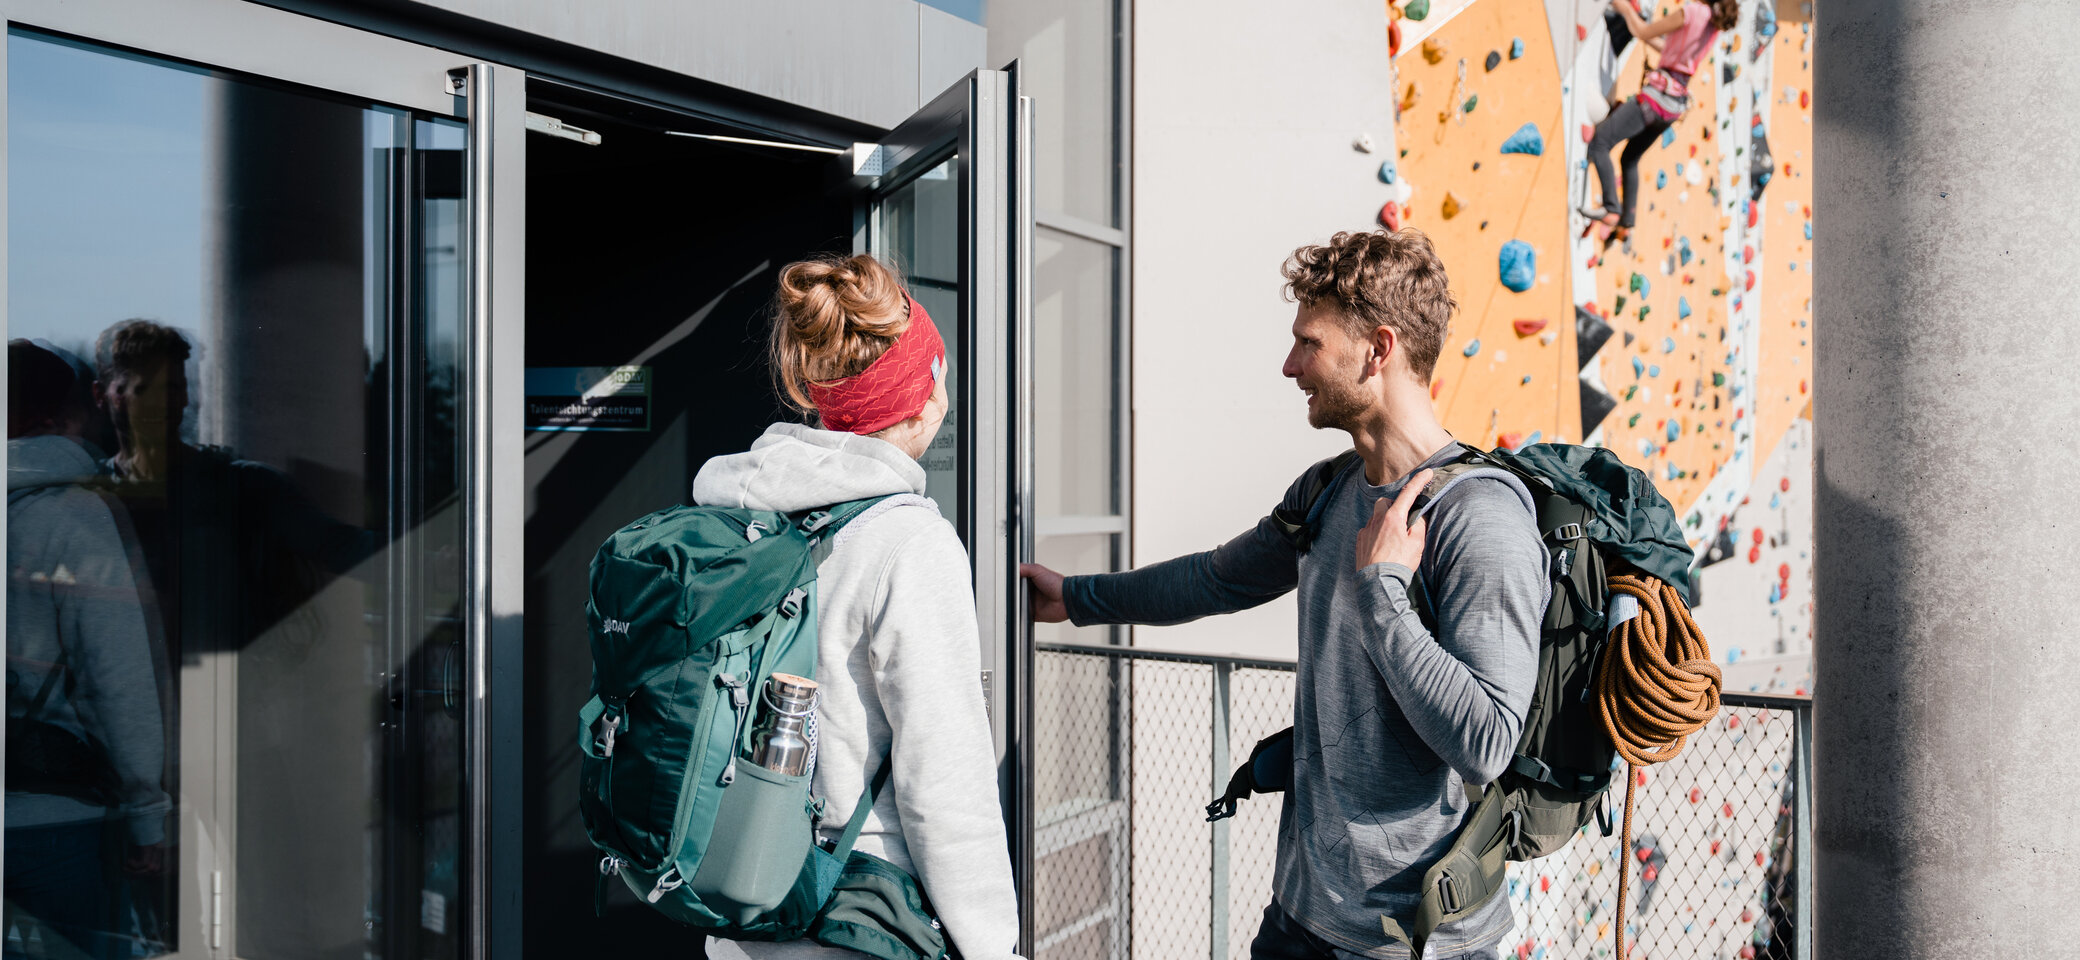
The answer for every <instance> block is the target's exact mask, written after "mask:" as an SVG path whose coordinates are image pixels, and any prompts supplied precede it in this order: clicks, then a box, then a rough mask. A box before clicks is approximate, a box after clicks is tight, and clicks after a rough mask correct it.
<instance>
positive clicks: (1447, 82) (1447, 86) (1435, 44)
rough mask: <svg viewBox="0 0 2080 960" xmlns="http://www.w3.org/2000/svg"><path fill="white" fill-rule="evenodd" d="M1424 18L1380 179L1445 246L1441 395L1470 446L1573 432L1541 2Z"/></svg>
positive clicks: (1405, 61)
mask: <svg viewBox="0 0 2080 960" xmlns="http://www.w3.org/2000/svg"><path fill="white" fill-rule="evenodd" d="M1418 2H1420V0H1418ZM1425 13H1426V16H1425V18H1424V20H1422V21H1414V22H1413V23H1414V25H1413V26H1411V25H1410V24H1409V23H1407V22H1404V26H1403V29H1404V30H1405V31H1406V32H1405V33H1404V34H1403V36H1404V41H1405V46H1404V48H1403V49H1402V51H1401V54H1400V56H1399V57H1397V58H1396V60H1395V67H1396V70H1397V73H1398V76H1397V79H1396V90H1397V92H1398V93H1399V94H1400V103H1399V104H1398V106H1399V108H1400V110H1399V114H1400V116H1399V120H1398V122H1397V124H1396V131H1395V132H1396V140H1397V143H1398V146H1399V154H1400V155H1399V156H1398V157H1395V158H1392V159H1390V160H1389V161H1388V163H1387V165H1386V166H1383V167H1382V170H1381V178H1382V179H1383V180H1388V181H1390V188H1391V193H1392V194H1393V196H1394V197H1395V198H1396V199H1397V200H1398V201H1399V202H1400V208H1399V210H1398V211H1397V212H1396V213H1394V214H1393V215H1392V216H1393V217H1394V218H1398V219H1399V220H1400V221H1401V222H1402V223H1403V224H1405V225H1407V226H1411V227H1415V228H1417V229H1420V230H1422V231H1423V232H1424V233H1425V234H1428V235H1429V237H1430V238H1431V241H1432V242H1433V243H1435V244H1436V246H1437V250H1438V253H1439V255H1440V256H1441V257H1442V258H1443V260H1444V263H1445V268H1446V271H1447V272H1448V273H1449V274H1450V275H1451V278H1452V293H1453V296H1454V297H1455V298H1457V300H1458V303H1459V312H1458V314H1457V316H1456V317H1455V318H1454V319H1453V321H1452V335H1451V338H1450V339H1449V340H1448V341H1447V342H1446V344H1445V347H1444V352H1443V354H1442V356H1440V358H1439V360H1438V364H1437V371H1436V374H1435V376H1434V378H1433V380H1432V382H1431V393H1432V396H1433V397H1434V398H1435V399H1436V402H1437V406H1438V410H1439V413H1440V415H1441V417H1442V419H1443V420H1444V423H1445V426H1446V427H1447V428H1448V429H1450V430H1451V431H1452V432H1453V434H1455V435H1456V436H1458V437H1459V438H1461V439H1462V440H1465V441H1467V442H1470V443H1477V444H1480V445H1483V446H1496V445H1503V446H1516V445H1520V444H1524V443H1535V442H1539V441H1541V440H1563V439H1565V440H1574V441H1579V440H1580V439H1581V436H1582V434H1581V431H1580V429H1579V422H1580V419H1581V417H1580V413H1579V411H1578V409H1577V403H1578V402H1579V397H1578V393H1579V389H1578V387H1577V386H1576V382H1575V372H1576V363H1575V350H1574V324H1573V315H1574V311H1573V308H1572V307H1571V306H1570V304H1569V298H1568V292H1567V276H1566V273H1565V271H1564V269H1562V268H1561V267H1560V266H1559V263H1560V262H1562V261H1560V259H1559V258H1561V257H1563V256H1564V255H1565V251H1566V249H1567V223H1566V218H1565V217H1564V215H1562V214H1561V211H1564V210H1565V209H1566V202H1567V196H1566V193H1567V170H1566V162H1567V161H1566V158H1565V156H1564V155H1563V154H1562V152H1561V151H1560V150H1558V149H1556V148H1555V144H1554V142H1553V138H1554V137H1555V136H1556V135H1557V134H1558V132H1559V130H1558V127H1559V122H1560V106H1561V101H1560V74H1559V69H1558V67H1557V65H1556V64H1555V62H1554V59H1553V50H1552V45H1551V40H1550V39H1549V38H1548V35H1547V31H1546V29H1545V9H1544V6H1543V3H1542V0H1479V2H1476V3H1472V4H1470V5H1462V8H1461V9H1459V10H1457V12H1456V15H1452V16H1450V17H1449V19H1445V17H1446V16H1447V13H1448V11H1445V10H1443V9H1442V8H1440V9H1433V10H1428V11H1425ZM1390 15H1391V14H1390ZM1440 21H1441V22H1440ZM1419 28H1420V29H1419ZM1417 37H1421V38H1422V39H1420V40H1417V39H1415V38H1417ZM1517 288H1521V289H1517Z"/></svg>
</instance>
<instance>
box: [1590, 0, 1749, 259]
mask: <svg viewBox="0 0 2080 960" xmlns="http://www.w3.org/2000/svg"><path fill="white" fill-rule="evenodd" d="M1765 2H1768V0H1765ZM1611 8H1612V9H1614V10H1616V11H1617V12H1618V15H1619V16H1621V17H1623V18H1625V26H1626V28H1627V29H1629V30H1631V31H1632V35H1633V36H1634V37H1636V38H1638V39H1639V40H1640V41H1641V42H1643V43H1645V44H1646V45H1647V46H1649V47H1653V48H1654V49H1655V50H1658V51H1660V53H1661V59H1660V65H1659V66H1657V67H1655V68H1654V69H1653V70H1652V71H1650V72H1649V73H1648V74H1647V78H1646V80H1645V81H1643V82H1642V83H1641V84H1640V91H1639V95H1638V96H1635V97H1633V98H1632V99H1630V100H1627V101H1625V102H1624V103H1621V104H1618V105H1617V106H1616V107H1614V108H1612V109H1611V112H1610V116H1607V117H1604V118H1603V122H1602V123H1599V124H1597V125H1596V133H1595V135H1594V136H1593V137H1591V139H1590V140H1589V160H1590V161H1591V162H1593V163H1595V164H1596V180H1597V183H1598V184H1600V185H1601V186H1602V187H1603V206H1602V207H1600V208H1599V207H1585V208H1583V210H1582V215H1583V216H1586V217H1588V218H1589V219H1590V220H1594V221H1597V222H1599V223H1602V224H1603V225H1604V226H1607V227H1612V228H1615V229H1614V231H1613V233H1612V238H1613V239H1624V237H1625V236H1626V235H1627V234H1629V233H1630V232H1631V230H1632V224H1633V216H1634V213H1635V212H1636V211H1637V209H1638V207H1639V158H1640V156H1641V155H1642V154H1645V153H1646V152H1647V147H1649V146H1651V145H1652V144H1653V143H1654V140H1655V138H1657V137H1659V136H1661V132H1662V131H1664V130H1667V129H1668V128H1669V125H1670V124H1673V123H1675V122H1676V118H1678V117H1680V116H1682V115H1683V110H1684V109H1685V108H1686V107H1688V106H1689V103H1690V77H1691V75H1692V74H1694V73H1696V72H1697V65H1698V64H1700V63H1703V62H1704V58H1705V54H1706V53H1709V52H1710V51H1711V49H1712V41H1714V40H1716V39H1718V37H1719V31H1721V30H1730V29H1732V28H1733V25H1734V24H1735V23H1736V22H1737V21H1738V20H1739V19H1740V2H1739V0H1712V2H1711V3H1710V4H1706V3H1703V2H1701V0H1683V3H1682V4H1681V5H1680V6H1678V7H1677V8H1676V10H1675V11H1674V12H1673V13H1670V14H1669V15H1667V16H1665V17H1662V18H1661V19H1659V20H1656V21H1654V22H1653V23H1648V22H1646V21H1645V20H1643V19H1641V17H1640V15H1639V11H1637V10H1635V9H1633V6H1632V3H1631V2H1630V0H1612V3H1611ZM1620 140H1622V141H1625V153H1624V155H1623V156H1622V157H1620V158H1619V161H1618V163H1619V166H1621V167H1623V168H1624V171H1625V192H1624V194H1623V202H1622V204H1621V203H1620V200H1619V197H1620V194H1619V193H1618V185H1617V183H1616V178H1615V177H1614V176H1613V175H1612V173H1611V148H1612V147H1614V146H1616V145H1617V144H1618V141H1620Z"/></svg>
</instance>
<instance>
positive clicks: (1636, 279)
mask: <svg viewBox="0 0 2080 960" xmlns="http://www.w3.org/2000/svg"><path fill="white" fill-rule="evenodd" d="M1625 290H1626V292H1627V293H1637V294H1639V295H1641V296H1645V295H1646V293H1647V278H1645V277H1642V276H1640V275H1639V274H1637V273H1635V274H1633V275H1632V279H1631V280H1630V281H1629V282H1628V284H1627V286H1626V287H1625ZM1618 309H1620V310H1623V309H1625V308H1624V307H1619V308H1618Z"/></svg>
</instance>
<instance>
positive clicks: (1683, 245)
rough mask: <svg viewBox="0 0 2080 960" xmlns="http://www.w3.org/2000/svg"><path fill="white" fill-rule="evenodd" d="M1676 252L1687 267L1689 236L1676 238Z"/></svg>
mask: <svg viewBox="0 0 2080 960" xmlns="http://www.w3.org/2000/svg"><path fill="white" fill-rule="evenodd" d="M1806 239H1808V240H1810V239H1812V238H1811V237H1807V238H1806ZM1676 253H1678V254H1680V255H1681V257H1682V260H1683V266H1686V267H1687V266H1689V265H1690V257H1691V256H1692V254H1691V253H1690V238H1689V237H1684V238H1682V239H1680V240H1677V241H1676Z"/></svg>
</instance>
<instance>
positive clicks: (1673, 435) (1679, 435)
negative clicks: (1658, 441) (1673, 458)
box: [1668, 420, 1683, 443]
mask: <svg viewBox="0 0 2080 960" xmlns="http://www.w3.org/2000/svg"><path fill="white" fill-rule="evenodd" d="M1681 439H1683V425H1682V424H1680V423H1677V422H1675V421H1674V420H1670V421H1669V422H1668V442H1670V443H1674V442H1676V441H1677V440H1681Z"/></svg>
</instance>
